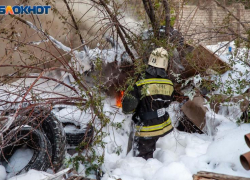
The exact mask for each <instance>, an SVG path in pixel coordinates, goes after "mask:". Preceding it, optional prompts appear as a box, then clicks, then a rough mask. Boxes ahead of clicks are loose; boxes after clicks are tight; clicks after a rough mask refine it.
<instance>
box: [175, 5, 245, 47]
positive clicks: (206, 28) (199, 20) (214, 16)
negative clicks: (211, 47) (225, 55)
mask: <svg viewBox="0 0 250 180" xmlns="http://www.w3.org/2000/svg"><path fill="white" fill-rule="evenodd" d="M227 8H228V10H230V11H231V12H232V13H233V15H235V16H236V17H237V18H238V19H240V21H242V22H244V24H245V26H246V27H247V28H250V10H249V9H245V7H244V6H243V5H242V4H234V5H231V6H230V7H227ZM228 27H229V28H228ZM176 28H178V29H179V30H180V31H181V32H182V33H183V35H184V36H185V38H186V40H187V41H192V42H193V43H203V44H215V43H217V42H220V41H228V40H232V39H233V38H234V37H235V36H233V34H234V33H240V34H242V35H244V32H246V31H245V30H244V28H243V27H242V26H241V25H240V23H239V22H238V21H237V20H236V19H235V18H233V17H232V16H231V17H229V15H228V12H227V11H225V10H224V9H223V8H221V7H219V6H218V5H217V4H215V3H207V4H205V5H203V6H200V7H199V6H194V5H185V6H184V7H183V8H182V9H181V10H180V14H179V17H178V22H176ZM229 29H230V30H229ZM232 32H233V33H232ZM244 36H245V35H244Z"/></svg>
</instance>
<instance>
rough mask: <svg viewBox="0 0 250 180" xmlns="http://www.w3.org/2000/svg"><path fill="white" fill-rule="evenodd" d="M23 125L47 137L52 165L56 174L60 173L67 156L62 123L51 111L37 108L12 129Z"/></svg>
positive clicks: (21, 118)
mask: <svg viewBox="0 0 250 180" xmlns="http://www.w3.org/2000/svg"><path fill="white" fill-rule="evenodd" d="M22 125H29V126H31V127H33V128H34V129H38V130H40V131H41V132H43V133H44V134H45V135H46V136H47V138H48V139H49V141H50V143H51V146H52V159H51V162H52V163H51V164H50V165H51V167H52V169H53V170H54V171H55V172H56V171H58V170H59V168H60V167H61V166H62V165H63V160H64V158H65V154H66V136H65V132H64V129H63V126H62V123H61V122H60V121H59V120H58V119H57V118H56V117H55V116H54V115H53V113H51V112H50V111H49V110H47V109H42V108H40V107H37V108H36V107H35V108H34V109H33V110H32V111H31V110H30V111H27V112H24V113H23V114H21V115H20V116H19V117H18V118H17V120H16V121H15V123H14V124H13V126H12V127H11V129H13V128H15V127H17V126H22Z"/></svg>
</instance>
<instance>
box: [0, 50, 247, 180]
mask: <svg viewBox="0 0 250 180" xmlns="http://www.w3.org/2000/svg"><path fill="white" fill-rule="evenodd" d="M209 48H210V49H211V50H216V49H218V46H210V47H209ZM225 53H227V52H226V51H224V53H223V54H222V55H221V56H222V57H225V59H226V60H227V58H228V57H229V56H228V55H227V54H225ZM233 69H234V70H237V72H235V74H233V75H232V77H233V78H238V77H239V75H240V71H241V73H243V74H244V76H241V77H240V78H245V79H248V78H249V77H250V76H247V75H246V74H247V73H248V70H249V67H248V69H247V67H246V66H244V65H235V66H234V67H233ZM229 73H231V74H232V73H234V72H233V71H231V72H226V73H225V74H224V75H222V76H221V79H222V80H223V81H225V82H226V81H227V80H228V81H229V80H230V78H231V77H230V75H229ZM221 91H222V90H221V89H220V90H218V91H217V93H220V92H221ZM242 91H243V90H242ZM236 94H237V93H236ZM104 103H105V104H104V112H105V114H106V115H107V116H108V117H109V118H110V120H111V122H112V123H121V124H122V128H120V129H119V128H118V129H117V128H115V127H114V126H108V127H106V128H105V131H106V132H107V133H108V134H109V135H108V136H107V137H105V139H104V141H105V142H106V143H107V144H106V148H105V159H104V164H103V166H102V170H103V171H104V172H105V174H104V176H103V178H102V180H114V179H119V178H121V179H122V180H192V175H193V174H195V173H197V172H198V171H210V172H217V173H224V174H229V175H236V176H242V177H250V174H249V172H248V171H246V170H245V169H244V168H243V167H242V166H241V163H240V160H239V157H240V155H241V154H243V153H246V152H248V151H250V149H249V148H248V147H247V145H246V143H245V142H244V135H245V134H247V133H250V124H237V123H236V118H235V117H234V116H233V115H228V114H227V115H226V114H225V112H224V111H223V109H221V111H220V112H219V114H215V113H214V112H213V111H212V110H209V112H208V113H207V116H206V120H207V128H208V130H209V129H210V133H208V134H209V135H207V134H196V133H194V134H190V133H186V132H180V131H178V130H176V129H175V130H174V131H173V132H172V133H170V134H168V135H166V136H165V137H162V138H160V139H159V140H158V142H157V149H156V151H155V153H154V158H153V159H149V160H147V161H146V160H144V159H143V158H139V157H132V155H131V152H130V153H129V154H128V155H127V154H126V151H127V142H128V136H129V132H130V122H131V116H125V115H124V114H123V113H122V112H121V109H117V108H115V107H114V104H115V100H114V99H106V100H105V101H104ZM233 109H236V108H233ZM71 112H74V113H73V114H72V113H71ZM114 112H115V113H114ZM169 112H170V116H171V119H172V121H173V124H175V126H177V124H176V119H177V118H176V114H177V113H178V104H176V103H175V104H172V105H171V106H170V108H169ZM54 113H55V114H56V116H57V117H59V119H60V120H61V121H68V120H69V119H74V121H73V122H74V123H76V125H80V126H81V123H82V121H84V122H86V120H88V119H89V118H88V113H82V112H80V111H79V110H77V109H75V108H73V107H71V106H66V108H65V109H63V110H61V111H58V112H57V111H56V109H55V110H54ZM68 128H69V129H68V130H72V129H71V128H70V127H68ZM96 152H97V153H102V151H101V150H100V149H98V148H97V149H96ZM117 152H120V154H119V155H118V154H117ZM67 156H68V157H69V156H70V155H69V154H68V155H67ZM83 170H84V166H83V165H81V166H80V170H79V172H80V171H83ZM1 172H3V173H1ZM83 174H84V173H83ZM1 176H2V177H1ZM5 176H6V175H5V174H4V167H3V166H1V165H0V180H4V178H5ZM48 176H49V174H47V173H44V172H38V171H35V170H30V171H29V172H28V173H26V174H24V175H20V176H16V177H13V178H11V180H15V179H18V180H22V179H32V180H36V179H37V180H40V179H45V178H46V177H48ZM1 178H2V179H1Z"/></svg>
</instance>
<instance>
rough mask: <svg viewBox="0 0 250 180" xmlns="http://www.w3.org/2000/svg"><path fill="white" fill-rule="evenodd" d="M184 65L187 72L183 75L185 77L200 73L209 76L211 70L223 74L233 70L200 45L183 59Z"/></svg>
mask: <svg viewBox="0 0 250 180" xmlns="http://www.w3.org/2000/svg"><path fill="white" fill-rule="evenodd" d="M182 65H183V66H184V67H185V72H183V73H182V76H183V77H191V76H194V75H195V74H198V73H201V74H207V73H208V71H211V70H212V71H214V72H216V73H218V74H222V73H225V72H226V71H228V70H230V69H231V67H230V66H229V65H228V64H227V63H225V62H224V61H223V60H222V59H221V58H220V57H219V56H217V55H215V54H214V53H213V52H212V51H210V50H209V49H207V48H206V47H205V46H203V45H199V46H198V47H196V48H195V49H194V50H193V51H192V52H190V53H189V54H187V55H186V56H185V58H183V59H182Z"/></svg>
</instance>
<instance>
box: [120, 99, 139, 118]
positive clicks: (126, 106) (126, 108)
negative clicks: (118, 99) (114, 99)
mask: <svg viewBox="0 0 250 180" xmlns="http://www.w3.org/2000/svg"><path fill="white" fill-rule="evenodd" d="M137 105H138V100H137V99H136V98H135V97H133V96H132V97H124V99H123V101H122V112H123V113H124V114H132V113H133V112H134V111H135V109H136V107H137Z"/></svg>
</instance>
